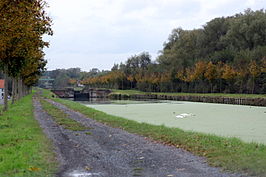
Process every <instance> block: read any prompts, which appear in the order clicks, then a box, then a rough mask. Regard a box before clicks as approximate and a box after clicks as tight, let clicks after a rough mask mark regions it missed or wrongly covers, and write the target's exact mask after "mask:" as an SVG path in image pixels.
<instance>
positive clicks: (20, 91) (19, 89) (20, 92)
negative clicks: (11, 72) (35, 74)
mask: <svg viewBox="0 0 266 177" xmlns="http://www.w3.org/2000/svg"><path fill="white" fill-rule="evenodd" d="M21 97H22V79H21V78H19V80H18V98H19V99H20V98H21Z"/></svg>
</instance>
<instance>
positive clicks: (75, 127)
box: [40, 99, 88, 131]
mask: <svg viewBox="0 0 266 177" xmlns="http://www.w3.org/2000/svg"><path fill="white" fill-rule="evenodd" d="M40 101H41V104H42V107H43V109H44V110H45V111H46V112H47V113H48V114H49V115H50V116H51V117H53V119H54V120H55V122H56V123H57V124H58V125H61V126H63V127H64V128H65V129H68V130H72V131H83V130H87V129H88V128H87V127H85V126H83V125H82V124H80V123H78V122H77V121H74V120H72V119H70V118H69V117H68V115H67V114H66V113H65V112H63V111H62V110H60V109H58V108H56V107H55V106H54V105H53V104H51V103H49V102H47V101H46V100H44V99H41V100H40Z"/></svg>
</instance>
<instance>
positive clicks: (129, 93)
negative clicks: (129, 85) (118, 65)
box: [111, 89, 266, 98]
mask: <svg viewBox="0 0 266 177" xmlns="http://www.w3.org/2000/svg"><path fill="white" fill-rule="evenodd" d="M111 94H122V95H137V94H139V95H146V94H152V95H169V96H210V97H227V98H266V94H226V93H166V92H142V91H138V90H115V89H113V90H112V93H111Z"/></svg>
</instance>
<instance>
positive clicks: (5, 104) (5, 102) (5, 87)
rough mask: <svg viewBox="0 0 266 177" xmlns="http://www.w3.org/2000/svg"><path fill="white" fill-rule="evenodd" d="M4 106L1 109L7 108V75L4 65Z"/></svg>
mask: <svg viewBox="0 0 266 177" xmlns="http://www.w3.org/2000/svg"><path fill="white" fill-rule="evenodd" d="M4 80H5V84H4V108H3V111H7V110H8V75H7V68H6V67H5V73H4Z"/></svg>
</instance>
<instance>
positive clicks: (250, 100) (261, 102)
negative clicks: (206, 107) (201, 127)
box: [109, 92, 266, 106]
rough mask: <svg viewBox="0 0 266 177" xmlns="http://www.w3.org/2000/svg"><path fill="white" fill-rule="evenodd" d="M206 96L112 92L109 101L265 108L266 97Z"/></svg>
mask: <svg viewBox="0 0 266 177" xmlns="http://www.w3.org/2000/svg"><path fill="white" fill-rule="evenodd" d="M209 95H211V94H208V96H203V95H196V94H191V95H189V93H188V94H187V95H175V94H174V93H173V95H171V93H167V94H164V93H143V94H123V93H116V92H112V93H111V94H109V98H110V99H118V100H120V99H158V100H175V101H191V102H203V103H220V104H235V105H250V106H266V97H265V96H264V95H263V96H262V97H257V96H256V97H241V96H239V97H237V96H234V97H233V96H232V97H230V96H209Z"/></svg>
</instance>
